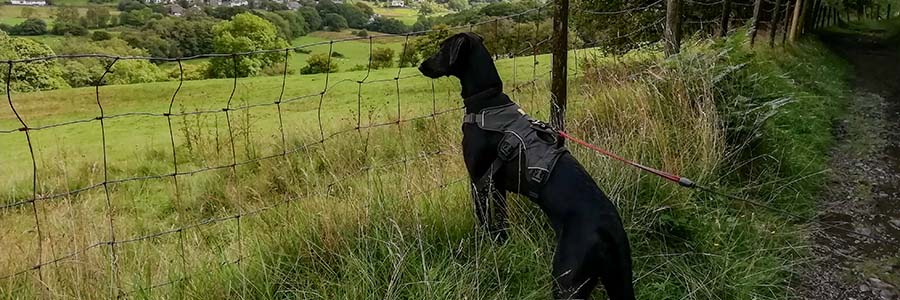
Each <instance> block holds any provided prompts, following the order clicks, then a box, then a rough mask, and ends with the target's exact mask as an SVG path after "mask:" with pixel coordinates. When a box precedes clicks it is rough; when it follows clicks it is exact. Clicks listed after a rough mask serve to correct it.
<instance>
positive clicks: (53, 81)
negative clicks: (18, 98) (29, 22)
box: [0, 32, 68, 92]
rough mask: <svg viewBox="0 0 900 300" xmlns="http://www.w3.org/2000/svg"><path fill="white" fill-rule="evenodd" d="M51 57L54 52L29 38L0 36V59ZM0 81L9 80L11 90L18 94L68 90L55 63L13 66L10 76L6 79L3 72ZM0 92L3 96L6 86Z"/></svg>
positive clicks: (38, 62)
mask: <svg viewBox="0 0 900 300" xmlns="http://www.w3.org/2000/svg"><path fill="white" fill-rule="evenodd" d="M52 55H54V53H53V50H50V48H49V47H47V46H46V45H44V44H41V43H38V42H36V41H34V40H32V39H28V38H16V37H9V36H8V35H6V33H4V32H0V59H3V60H7V59H10V60H14V59H23V58H33V57H45V56H52ZM0 79H2V82H4V83H5V82H6V81H7V80H9V85H10V88H11V89H12V90H13V91H18V92H31V91H41V90H52V89H58V88H66V87H68V85H67V84H66V82H65V81H64V80H63V74H62V71H61V69H60V68H59V65H58V63H57V61H54V60H40V61H34V62H29V63H16V64H14V65H13V69H12V76H11V77H9V78H7V72H5V71H4V72H0ZM0 91H2V92H6V84H2V85H0Z"/></svg>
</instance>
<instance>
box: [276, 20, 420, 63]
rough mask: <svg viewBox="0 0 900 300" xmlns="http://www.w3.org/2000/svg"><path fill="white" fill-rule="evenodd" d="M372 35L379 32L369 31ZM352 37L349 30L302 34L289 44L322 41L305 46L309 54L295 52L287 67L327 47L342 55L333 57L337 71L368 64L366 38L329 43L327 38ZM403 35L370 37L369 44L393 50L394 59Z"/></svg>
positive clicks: (400, 46)
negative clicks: (370, 41)
mask: <svg viewBox="0 0 900 300" xmlns="http://www.w3.org/2000/svg"><path fill="white" fill-rule="evenodd" d="M369 34H370V35H372V36H376V35H379V34H380V33H377V32H371V33H369ZM350 37H353V36H352V35H351V34H350V31H349V30H348V31H343V32H339V33H336V32H328V31H318V32H313V33H310V34H309V35H307V36H303V37H300V38H297V39H295V40H294V41H293V42H292V43H291V44H292V45H293V46H301V45H310V44H315V43H322V44H320V45H315V46H310V47H305V48H304V49H308V50H311V51H312V52H310V53H309V54H305V53H298V52H295V53H293V55H292V56H291V61H290V62H289V64H290V65H289V67H290V66H293V67H294V68H298V69H299V68H300V67H302V66H305V65H306V59H307V58H308V57H309V56H310V55H313V54H317V53H324V54H328V53H329V52H328V51H329V49H330V50H331V51H332V52H338V53H340V54H342V55H344V57H342V58H341V57H334V58H333V59H334V61H335V62H337V64H338V68H339V71H346V70H349V69H350V68H353V67H355V66H368V64H369V49H370V47H369V46H370V45H369V40H368V39H360V40H356V41H348V42H340V43H335V44H334V45H333V47H332V45H329V44H328V43H323V42H328V41H329V40H337V39H344V38H350ZM404 42H405V40H404V38H403V37H388V38H376V39H372V43H371V46H372V48H378V47H387V48H390V49H393V50H394V57H395V60H396V58H397V57H398V55H399V54H400V52H401V51H402V50H403V45H404Z"/></svg>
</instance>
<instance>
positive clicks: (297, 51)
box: [294, 48, 312, 54]
mask: <svg viewBox="0 0 900 300" xmlns="http://www.w3.org/2000/svg"><path fill="white" fill-rule="evenodd" d="M294 52H296V53H303V54H310V53H312V50H309V49H306V48H296V49H294Z"/></svg>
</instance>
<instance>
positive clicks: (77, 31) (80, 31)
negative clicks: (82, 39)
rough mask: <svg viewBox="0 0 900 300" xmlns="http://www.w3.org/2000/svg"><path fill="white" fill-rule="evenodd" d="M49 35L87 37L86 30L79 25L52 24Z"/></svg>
mask: <svg viewBox="0 0 900 300" xmlns="http://www.w3.org/2000/svg"><path fill="white" fill-rule="evenodd" d="M50 33H52V34H54V35H73V36H86V35H88V30H87V28H84V26H81V25H79V24H74V23H65V22H58V23H55V24H53V30H51V31H50Z"/></svg>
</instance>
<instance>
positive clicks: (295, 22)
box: [276, 11, 308, 39]
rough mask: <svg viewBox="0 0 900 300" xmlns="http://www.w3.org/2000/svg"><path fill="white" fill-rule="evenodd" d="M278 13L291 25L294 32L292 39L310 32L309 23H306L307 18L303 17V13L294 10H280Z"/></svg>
mask: <svg viewBox="0 0 900 300" xmlns="http://www.w3.org/2000/svg"><path fill="white" fill-rule="evenodd" d="M276 13H277V14H278V15H279V16H281V17H282V18H284V20H285V21H287V22H288V24H289V25H290V26H291V32H292V33H293V36H291V39H295V38H298V37H301V36H304V35H306V33H307V32H308V29H307V26H308V25H307V24H306V20H305V19H304V18H303V15H302V14H301V13H299V12H292V11H279V12H276Z"/></svg>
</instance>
